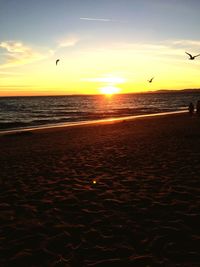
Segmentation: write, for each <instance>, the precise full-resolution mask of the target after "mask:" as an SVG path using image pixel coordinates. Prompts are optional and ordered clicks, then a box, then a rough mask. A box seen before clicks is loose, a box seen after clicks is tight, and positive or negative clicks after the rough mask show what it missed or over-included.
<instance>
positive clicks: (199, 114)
mask: <svg viewBox="0 0 200 267" xmlns="http://www.w3.org/2000/svg"><path fill="white" fill-rule="evenodd" d="M196 113H197V116H200V100H198V101H197V106H196Z"/></svg>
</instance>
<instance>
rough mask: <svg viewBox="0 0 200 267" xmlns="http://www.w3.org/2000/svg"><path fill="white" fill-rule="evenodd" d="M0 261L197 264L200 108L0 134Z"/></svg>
mask: <svg viewBox="0 0 200 267" xmlns="http://www.w3.org/2000/svg"><path fill="white" fill-rule="evenodd" d="M0 170H1V175H0V185H1V186H0V223H1V227H0V231H1V232H0V240H1V242H0V253H1V255H2V256H1V259H0V266H3V267H4V266H20V267H23V266H24V267H29V266H30V267H33V266H37V267H40V266H52V267H53V266H67V267H69V266H70V267H71V266H72V267H79V266H80V267H90V266H91V267H104V266H105V267H107V266H108V267H118V266H120V267H121V266H123V267H126V266H127V267H129V266H131V267H132V266H136V267H137V266H139V267H140V266H145V267H147V266H152V267H154V266H155V267H157V266H167V267H168V266H170V267H171V266H173V267H174V266H181V267H182V266H183V267H186V266H187V267H188V266H190V267H194V266H195V267H197V266H200V118H197V117H195V116H194V117H189V115H188V114H176V115H166V116H156V117H147V118H138V119H136V120H128V121H126V120H124V121H116V122H114V123H112V122H107V123H104V124H95V125H83V126H76V127H67V128H64V127H63V128H54V129H53V128H52V129H46V130H37V131H32V132H31V131H29V132H26V133H18V134H9V135H4V136H0Z"/></svg>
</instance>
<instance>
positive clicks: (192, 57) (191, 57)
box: [185, 52, 200, 60]
mask: <svg viewBox="0 0 200 267" xmlns="http://www.w3.org/2000/svg"><path fill="white" fill-rule="evenodd" d="M185 53H186V54H187V55H188V56H189V57H190V58H189V59H190V60H194V59H195V57H198V56H200V54H198V55H196V56H192V55H191V54H190V53H187V52H185Z"/></svg>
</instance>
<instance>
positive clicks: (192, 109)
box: [188, 102, 194, 116]
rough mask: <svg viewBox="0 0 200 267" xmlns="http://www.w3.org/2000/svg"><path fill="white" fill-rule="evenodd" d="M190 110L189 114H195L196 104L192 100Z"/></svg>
mask: <svg viewBox="0 0 200 267" xmlns="http://www.w3.org/2000/svg"><path fill="white" fill-rule="evenodd" d="M188 110H189V114H190V115H191V116H192V115H193V114H194V105H193V103H192V102H190V104H189V107H188Z"/></svg>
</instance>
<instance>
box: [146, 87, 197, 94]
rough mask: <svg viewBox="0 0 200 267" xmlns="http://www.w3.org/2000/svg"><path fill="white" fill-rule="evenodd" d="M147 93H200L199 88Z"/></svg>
mask: <svg viewBox="0 0 200 267" xmlns="http://www.w3.org/2000/svg"><path fill="white" fill-rule="evenodd" d="M149 93H154V94H167V93H200V88H196V89H195V88H194V89H193V88H192V89H181V90H167V89H161V90H157V91H149Z"/></svg>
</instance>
